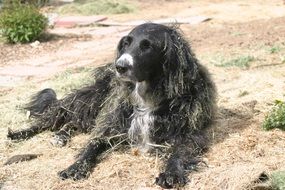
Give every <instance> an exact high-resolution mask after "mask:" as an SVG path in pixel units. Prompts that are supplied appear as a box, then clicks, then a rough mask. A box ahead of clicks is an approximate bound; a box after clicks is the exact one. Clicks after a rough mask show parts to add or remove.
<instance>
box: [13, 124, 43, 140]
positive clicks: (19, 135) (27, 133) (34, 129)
mask: <svg viewBox="0 0 285 190" xmlns="http://www.w3.org/2000/svg"><path fill="white" fill-rule="evenodd" d="M47 129H48V128H42V127H39V126H38V125H33V126H31V127H30V128H27V129H23V130H18V131H12V130H11V129H10V128H8V134H7V137H8V138H10V139H11V140H25V139H29V138H31V137H33V136H35V135H36V134H39V133H41V132H42V131H44V130H47Z"/></svg>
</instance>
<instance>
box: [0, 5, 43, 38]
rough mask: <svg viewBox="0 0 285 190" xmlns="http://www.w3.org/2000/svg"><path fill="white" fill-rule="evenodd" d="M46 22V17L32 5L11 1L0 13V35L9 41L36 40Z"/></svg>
mask: <svg viewBox="0 0 285 190" xmlns="http://www.w3.org/2000/svg"><path fill="white" fill-rule="evenodd" d="M47 24H48V20H47V18H46V17H45V16H44V15H42V14H41V13H40V12H39V10H38V9H37V8H35V7H34V6H33V5H27V4H20V3H17V2H13V3H11V4H10V5H9V6H8V7H5V9H4V10H3V11H2V13H1V14H0V28H1V30H2V36H3V37H4V38H5V39H6V40H7V41H8V42H10V43H18V42H20V43H27V42H32V41H35V40H37V39H38V38H39V37H40V35H41V34H42V33H43V32H44V31H45V29H46V27H47Z"/></svg>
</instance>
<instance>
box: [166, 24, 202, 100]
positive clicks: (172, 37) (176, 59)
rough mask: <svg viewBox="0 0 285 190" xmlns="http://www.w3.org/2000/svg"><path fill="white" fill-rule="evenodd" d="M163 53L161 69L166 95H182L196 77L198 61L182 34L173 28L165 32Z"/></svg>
mask: <svg viewBox="0 0 285 190" xmlns="http://www.w3.org/2000/svg"><path fill="white" fill-rule="evenodd" d="M164 55H165V60H164V63H163V71H164V75H165V77H166V78H165V88H166V91H167V92H168V97H169V98H172V97H175V96H179V95H182V94H184V92H186V91H188V90H189V88H191V81H193V80H195V79H196V75H197V72H198V68H197V62H198V61H197V59H196V57H195V55H194V54H193V53H192V51H191V49H190V46H189V45H188V43H187V42H186V41H185V40H184V38H183V36H182V35H181V34H180V33H179V32H178V31H177V30H176V29H174V28H173V29H171V30H170V31H169V33H167V34H165V47H164Z"/></svg>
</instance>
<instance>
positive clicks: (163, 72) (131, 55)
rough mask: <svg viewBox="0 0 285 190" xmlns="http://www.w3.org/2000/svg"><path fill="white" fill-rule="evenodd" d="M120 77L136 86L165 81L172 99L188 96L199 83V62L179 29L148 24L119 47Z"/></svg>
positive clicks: (126, 37)
mask: <svg viewBox="0 0 285 190" xmlns="http://www.w3.org/2000/svg"><path fill="white" fill-rule="evenodd" d="M117 51H118V54H117V59H116V61H115V67H116V73H117V76H118V77H119V78H120V79H121V80H123V81H129V82H132V83H136V82H142V81H155V82H158V81H162V82H161V83H160V84H163V86H164V89H165V91H166V92H167V96H168V97H174V96H177V95H181V94H184V93H185V92H186V91H189V90H190V88H191V85H189V84H191V83H194V82H193V81H195V80H196V77H197V73H198V69H197V68H198V61H197V59H196V58H195V55H194V53H193V52H192V51H191V49H190V46H189V44H188V43H187V41H186V40H185V39H184V38H183V36H182V35H181V34H180V33H179V32H178V30H177V29H176V28H175V27H168V26H164V25H161V24H154V23H146V24H142V25H139V26H137V27H135V28H134V29H133V30H132V31H131V32H130V33H129V34H128V35H127V36H125V37H123V38H122V39H121V41H120V42H119V45H118V50H117Z"/></svg>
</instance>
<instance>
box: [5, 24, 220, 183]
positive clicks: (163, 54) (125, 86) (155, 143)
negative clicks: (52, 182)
mask: <svg viewBox="0 0 285 190" xmlns="http://www.w3.org/2000/svg"><path fill="white" fill-rule="evenodd" d="M94 78H95V82H94V84H92V85H90V86H87V87H84V88H82V89H79V90H75V91H73V92H72V93H71V94H69V95H67V96H66V97H65V98H63V99H60V100H57V99H56V94H55V93H54V91H53V90H52V89H45V90H43V91H41V92H39V93H38V94H36V95H35V96H34V97H33V98H32V101H31V102H30V103H29V104H28V106H27V109H28V110H29V111H30V112H31V115H33V116H34V117H35V119H34V123H33V125H32V126H31V127H30V128H28V129H24V130H20V131H12V130H9V131H8V137H9V138H11V139H15V140H19V139H27V138H30V137H32V136H34V135H35V134H38V133H40V132H42V131H44V130H52V131H56V133H55V137H54V141H53V143H54V144H56V145H60V146H63V145H65V144H66V143H67V142H68V140H70V137H71V136H72V135H73V134H74V132H75V131H77V132H78V131H79V132H90V133H91V136H92V137H91V139H90V141H89V142H88V143H87V145H86V147H85V148H84V149H83V151H82V152H81V153H80V155H79V157H78V158H77V160H76V161H75V162H74V164H72V165H71V166H69V167H68V168H67V169H65V170H63V171H61V172H59V176H60V178H62V179H67V178H71V179H74V180H79V179H82V178H86V177H87V176H88V174H89V173H90V171H91V170H92V168H93V167H94V166H95V164H96V163H97V162H98V160H99V158H100V155H102V154H103V153H104V152H106V151H107V150H108V149H111V148H113V147H126V146H127V147H129V146H130V145H131V146H137V147H139V148H140V149H141V150H143V151H151V150H153V149H161V150H162V151H163V155H167V156H166V161H165V167H164V169H163V171H162V172H161V173H160V174H159V175H158V177H157V178H156V184H158V185H160V186H161V187H163V188H173V187H179V186H183V185H184V184H185V183H186V181H187V180H186V179H187V172H189V171H190V170H191V168H192V169H193V166H194V165H195V164H197V163H198V161H197V160H198V159H197V156H199V155H200V154H201V152H202V150H204V149H205V148H206V145H207V139H206V137H205V135H204V128H206V127H207V126H209V124H210V123H211V121H212V119H213V115H214V111H215V94H216V93H215V87H214V84H213V82H212V80H211V79H210V77H209V74H208V72H207V70H206V69H205V68H204V67H203V66H201V65H200V64H199V62H198V60H197V59H196V58H195V55H194V54H193V52H192V51H191V49H190V46H189V45H188V43H187V42H186V41H185V39H184V38H183V36H182V35H181V34H180V33H179V32H178V31H177V29H176V28H175V27H168V26H164V25H159V24H153V23H146V24H142V25H139V26H137V27H135V28H134V29H133V30H132V31H131V32H130V33H129V34H128V35H127V36H125V37H123V38H122V39H121V40H120V42H119V45H118V47H117V58H116V60H115V63H114V64H108V65H106V66H103V67H99V68H97V69H96V70H95V74H94ZM165 153H167V154H165Z"/></svg>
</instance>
